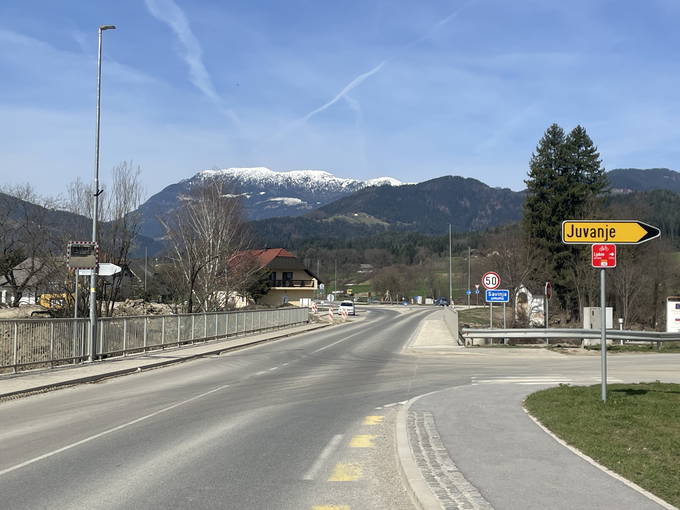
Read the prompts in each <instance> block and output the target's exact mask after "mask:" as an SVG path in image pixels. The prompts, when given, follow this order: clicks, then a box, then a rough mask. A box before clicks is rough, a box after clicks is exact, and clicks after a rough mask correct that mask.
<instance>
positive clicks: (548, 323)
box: [545, 296, 550, 346]
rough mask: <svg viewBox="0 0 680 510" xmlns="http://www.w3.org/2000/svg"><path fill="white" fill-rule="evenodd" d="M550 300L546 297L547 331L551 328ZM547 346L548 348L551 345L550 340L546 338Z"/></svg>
mask: <svg viewBox="0 0 680 510" xmlns="http://www.w3.org/2000/svg"><path fill="white" fill-rule="evenodd" d="M548 303H550V300H549V299H548V296H545V329H548V328H549V326H550V313H549V309H548V308H549V305H548ZM545 345H546V346H548V345H550V338H548V337H546V338H545Z"/></svg>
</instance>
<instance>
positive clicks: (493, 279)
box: [482, 271, 501, 290]
mask: <svg viewBox="0 0 680 510" xmlns="http://www.w3.org/2000/svg"><path fill="white" fill-rule="evenodd" d="M482 284H483V285H484V288H486V289H488V290H493V289H497V288H498V286H499V285H500V284H501V277H500V276H498V273H494V272H493V271H489V272H488V273H485V274H484V276H482Z"/></svg>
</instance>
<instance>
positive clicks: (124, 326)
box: [123, 317, 127, 357]
mask: <svg viewBox="0 0 680 510" xmlns="http://www.w3.org/2000/svg"><path fill="white" fill-rule="evenodd" d="M125 356H127V317H125V318H124V319H123V357H125Z"/></svg>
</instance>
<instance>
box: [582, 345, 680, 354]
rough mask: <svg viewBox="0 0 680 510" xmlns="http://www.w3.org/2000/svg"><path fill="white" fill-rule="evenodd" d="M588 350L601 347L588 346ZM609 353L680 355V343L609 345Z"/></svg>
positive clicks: (595, 349)
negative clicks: (666, 353)
mask: <svg viewBox="0 0 680 510" xmlns="http://www.w3.org/2000/svg"><path fill="white" fill-rule="evenodd" d="M585 348H586V350H589V351H599V350H600V346H599V345H586V347H585ZM607 352H614V353H616V352H621V353H624V352H639V353H648V354H658V353H660V352H661V353H664V352H668V353H676V354H677V353H680V342H661V346H660V347H657V344H656V342H653V343H647V344H624V345H617V344H614V345H608V346H607Z"/></svg>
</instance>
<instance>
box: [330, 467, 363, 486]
mask: <svg viewBox="0 0 680 510" xmlns="http://www.w3.org/2000/svg"><path fill="white" fill-rule="evenodd" d="M360 478H361V465H360V464H336V465H335V469H333V473H332V474H331V477H330V478H329V479H328V481H329V482H354V481H356V480H359V479H360Z"/></svg>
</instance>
